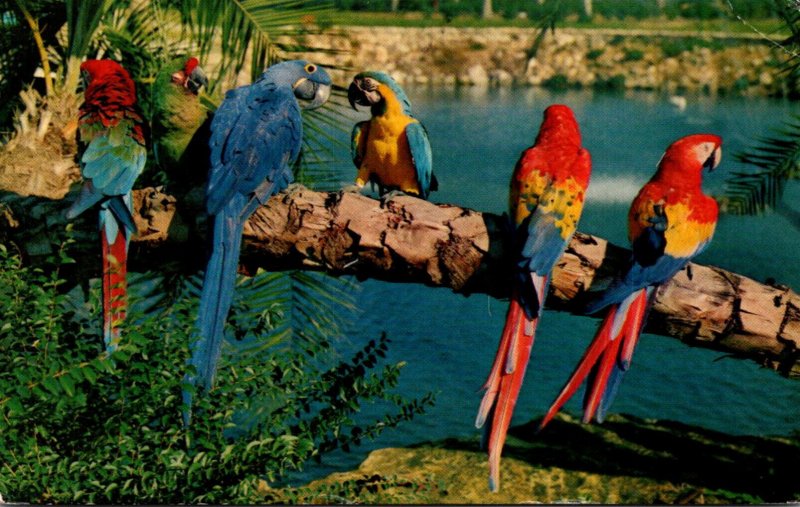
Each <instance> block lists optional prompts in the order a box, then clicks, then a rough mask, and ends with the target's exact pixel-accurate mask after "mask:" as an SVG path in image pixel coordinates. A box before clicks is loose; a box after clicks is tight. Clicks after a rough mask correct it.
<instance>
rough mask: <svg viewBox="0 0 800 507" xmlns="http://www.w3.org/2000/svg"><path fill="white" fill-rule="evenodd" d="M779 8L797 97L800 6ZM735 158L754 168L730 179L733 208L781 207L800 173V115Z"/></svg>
mask: <svg viewBox="0 0 800 507" xmlns="http://www.w3.org/2000/svg"><path fill="white" fill-rule="evenodd" d="M729 6H730V8H731V9H734V7H733V6H732V5H730V4H729ZM775 8H776V11H777V12H778V14H779V15H780V17H781V18H782V19H783V21H784V23H785V25H786V27H787V29H788V30H789V31H790V33H791V35H790V36H789V37H787V38H786V39H785V40H783V41H781V42H780V43H777V42H775V44H776V45H777V46H778V47H779V48H780V49H781V51H783V53H784V54H786V55H787V59H786V61H785V62H784V64H783V68H782V69H781V73H782V74H783V75H784V83H785V85H784V86H785V88H786V93H787V95H788V97H789V98H790V99H795V100H796V99H797V98H798V95H799V94H800V9H799V8H798V7H797V6H795V5H791V2H785V1H781V0H775ZM732 12H734V13H736V11H735V10H733V11H732ZM735 157H736V159H737V160H738V161H740V162H743V163H744V164H747V165H750V166H753V167H754V170H748V171H736V172H733V173H732V174H731V176H730V177H729V178H728V180H727V182H726V184H727V188H726V196H727V198H728V209H729V211H730V212H732V213H740V214H754V213H760V212H764V211H766V210H767V209H775V208H776V207H779V206H780V201H781V197H782V196H783V191H784V188H785V186H786V182H787V180H790V179H793V178H797V177H798V175H800V117H795V118H794V119H793V120H790V121H787V122H785V123H784V125H783V126H782V127H779V128H776V129H775V130H774V131H773V134H772V135H768V136H763V137H761V138H760V139H759V140H758V143H757V144H756V145H754V146H752V147H750V148H749V149H748V150H746V151H744V152H741V153H737V154H736V155H735Z"/></svg>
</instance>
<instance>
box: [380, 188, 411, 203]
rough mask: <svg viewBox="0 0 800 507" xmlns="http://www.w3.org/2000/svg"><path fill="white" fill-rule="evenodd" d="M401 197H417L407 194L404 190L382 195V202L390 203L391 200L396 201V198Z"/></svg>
mask: <svg viewBox="0 0 800 507" xmlns="http://www.w3.org/2000/svg"><path fill="white" fill-rule="evenodd" d="M401 196H412V197H416V196H414V195H413V194H407V193H405V192H403V191H402V190H392V191H390V192H386V193H385V194H383V195H381V201H384V202H385V201H389V200H391V199H394V198H395V197H401Z"/></svg>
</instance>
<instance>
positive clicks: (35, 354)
mask: <svg viewBox="0 0 800 507" xmlns="http://www.w3.org/2000/svg"><path fill="white" fill-rule="evenodd" d="M70 242H71V240H70V239H67V240H66V241H64V243H63V245H62V246H61V248H59V249H58V250H57V254H56V255H54V256H53V258H52V259H51V260H50V265H49V266H45V267H43V268H29V267H26V266H24V265H23V264H22V263H21V261H20V259H19V257H18V256H17V255H14V254H13V252H12V251H10V250H9V249H8V248H7V247H6V246H4V245H0V317H2V326H0V350H1V351H2V357H1V358H0V359H2V361H3V363H4V364H5V365H7V367H5V368H3V369H2V370H0V455H2V456H3V460H2V462H0V491H2V492H3V495H4V497H5V498H6V499H7V500H13V501H23V502H34V503H49V502H54V503H137V504H139V503H197V502H210V503H258V502H260V501H262V500H263V498H264V496H263V495H264V491H265V488H264V486H265V484H266V483H267V482H272V481H275V480H276V479H278V478H280V477H281V476H283V475H284V474H285V473H286V472H288V471H290V470H297V469H300V468H302V467H303V466H304V464H305V463H306V462H308V460H309V459H318V458H319V457H320V456H321V455H322V454H323V453H324V452H326V451H329V450H332V449H335V448H337V447H341V448H344V449H348V448H349V447H350V446H352V445H358V443H360V442H361V441H362V440H363V439H364V438H373V437H374V436H376V435H378V434H379V433H380V432H381V431H382V430H383V429H385V428H388V427H392V426H395V425H397V424H398V423H399V422H401V421H406V420H410V419H411V418H413V417H414V416H415V415H417V414H420V413H422V412H423V411H424V409H425V407H426V406H427V405H429V404H430V403H431V398H430V396H427V397H425V398H423V399H421V400H405V399H403V398H401V397H399V396H397V395H395V394H392V393H391V392H390V391H391V389H392V388H393V387H394V386H396V385H397V381H398V377H399V373H400V369H401V367H402V363H400V364H384V365H381V363H382V358H383V357H384V355H385V352H386V349H387V347H388V340H387V339H386V337H385V336H382V337H381V338H380V339H377V340H374V341H371V342H370V343H368V344H367V345H366V346H365V347H364V348H363V349H362V350H360V351H358V352H357V353H356V354H355V355H354V356H353V357H352V358H351V359H350V360H347V361H338V360H336V361H335V360H332V359H331V358H330V355H329V354H327V353H326V351H327V350H329V349H330V347H331V342H330V338H325V334H324V333H319V334H308V335H307V339H305V340H300V341H299V342H294V341H290V340H287V339H286V335H285V333H284V331H285V329H286V328H287V326H291V324H287V323H286V321H287V320H288V321H292V319H295V318H296V319H301V318H304V317H302V316H293V315H292V310H291V305H288V304H287V302H286V301H273V302H272V303H271V304H268V305H267V306H266V307H261V306H258V307H257V308H250V309H249V313H252V312H254V311H258V312H259V313H260V315H261V317H262V318H260V319H236V318H234V319H231V322H230V323H229V324H230V326H231V327H232V328H234V329H235V330H236V332H235V333H234V334H235V336H236V337H237V339H239V340H242V341H247V340H251V341H252V342H253V344H256V343H257V346H256V345H254V347H253V348H250V349H249V351H248V352H247V353H240V354H230V353H226V354H223V360H222V363H221V365H220V370H219V373H218V378H217V386H216V387H215V388H214V389H213V390H211V391H210V392H209V393H207V394H206V395H201V396H198V397H197V398H196V401H195V410H194V416H193V421H192V425H191V427H190V428H188V429H186V428H184V427H183V425H182V422H181V415H180V414H181V406H182V404H181V395H180V392H181V387H182V383H183V378H184V373H185V372H184V364H185V362H186V359H187V357H188V341H189V337H190V336H191V335H192V332H193V323H194V317H195V316H194V315H193V312H194V309H195V308H196V306H197V301H196V298H195V296H194V293H195V289H194V285H196V281H193V283H190V284H188V285H186V286H185V287H184V290H183V291H182V293H181V294H180V297H178V298H177V299H176V300H175V301H170V302H169V304H165V302H164V297H163V296H162V295H161V294H160V292H159V290H160V289H159V287H160V283H159V281H158V280H157V279H153V277H152V276H149V277H147V276H145V277H139V278H134V280H133V281H132V283H131V289H130V290H131V292H132V293H133V295H134V296H135V297H132V300H134V301H137V302H138V303H137V304H135V305H133V306H132V307H131V309H130V312H129V315H128V319H127V320H126V325H127V328H126V329H124V331H123V335H122V336H123V340H122V344H121V346H120V348H119V349H118V351H117V352H115V353H114V354H113V356H111V357H108V356H107V355H106V353H105V352H104V350H103V346H102V338H101V336H100V329H99V328H100V325H99V322H100V316H99V313H100V310H99V301H98V298H97V297H96V295H97V293H98V292H99V290H98V287H97V282H95V283H93V284H92V285H91V287H90V289H91V291H90V293H91V294H93V297H90V298H89V300H88V301H87V300H86V299H85V298H84V297H83V296H82V290H81V289H74V290H72V291H70V292H65V291H64V290H63V289H64V288H63V287H62V284H63V282H62V280H61V279H60V277H59V274H58V273H59V271H60V270H61V269H63V267H64V266H65V265H66V264H67V263H70V262H72V260H71V259H70V258H69V257H68V254H67V247H68V246H69V244H70ZM275 276H276V275H274V274H270V275H266V274H264V275H259V276H256V277H254V278H252V279H249V280H244V281H243V282H242V284H241V285H240V290H239V292H240V298H239V301H238V302H237V304H238V305H239V306H240V307H242V305H245V306H246V305H247V304H252V305H253V306H256V305H257V304H260V303H265V300H264V299H262V300H259V301H258V303H256V302H252V296H254V295H257V294H258V293H259V292H260V291H261V290H262V289H263V287H264V286H272V285H275V283H277V282H276V280H275V278H274V277H275ZM193 284H194V285H193ZM278 285H280V284H279V283H278ZM290 296H291V293H290ZM329 296H331V297H333V294H332V293H330V294H329ZM255 299H258V298H257V297H256V298H255ZM244 313H245V314H247V313H248V309H247V308H246V307H245V308H244ZM315 324H316V325H317V326H322V325H325V322H323V321H318V322H316V323H315ZM312 327H315V326H312ZM319 336H322V337H323V338H322V341H321V342H316V341H312V338H314V339H316V338H318V337H319ZM226 352H229V351H226ZM378 400H383V402H382V403H383V404H384V405H386V415H385V416H384V417H382V418H381V419H380V420H376V421H373V422H368V423H367V424H364V423H362V422H360V421H358V420H357V419H358V418H357V413H358V411H359V409H360V407H361V405H362V404H363V403H365V402H375V401H378Z"/></svg>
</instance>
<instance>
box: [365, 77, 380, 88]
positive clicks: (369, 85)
mask: <svg viewBox="0 0 800 507" xmlns="http://www.w3.org/2000/svg"><path fill="white" fill-rule="evenodd" d="M377 87H378V85H377V84H376V83H375V80H374V79H372V78H371V77H365V78H364V89H365V90H374V89H375V88H377Z"/></svg>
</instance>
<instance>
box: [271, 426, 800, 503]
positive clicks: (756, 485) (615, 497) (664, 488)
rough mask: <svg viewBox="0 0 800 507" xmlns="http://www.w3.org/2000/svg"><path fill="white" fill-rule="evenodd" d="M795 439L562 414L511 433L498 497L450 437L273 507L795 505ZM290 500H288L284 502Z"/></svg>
mask: <svg viewBox="0 0 800 507" xmlns="http://www.w3.org/2000/svg"><path fill="white" fill-rule="evenodd" d="M798 459H800V445H798V441H797V439H796V438H791V439H790V438H771V437H749V436H732V435H727V434H724V433H719V432H715V431H711V430H707V429H703V428H699V427H696V426H689V425H685V424H682V423H677V422H671V421H656V420H645V419H640V418H636V417H633V416H625V415H616V414H615V415H611V416H609V417H608V419H607V420H606V421H605V422H604V423H603V424H602V425H598V424H592V425H584V424H581V423H580V421H579V420H577V419H574V418H572V417H570V416H568V415H564V414H559V415H558V416H557V417H556V419H555V420H554V421H553V422H552V423H551V424H550V426H548V428H547V429H546V430H545V431H543V432H542V433H540V434H538V435H537V434H536V422H533V423H529V424H526V425H524V426H519V427H516V428H512V429H511V431H510V433H509V439H508V441H507V443H506V446H505V448H504V451H503V460H502V462H501V485H500V491H499V492H497V493H490V492H489V491H488V489H487V473H488V466H487V464H486V455H485V453H484V452H482V451H481V450H480V449H479V445H478V439H477V437H476V438H472V439H448V440H444V441H440V442H432V443H423V444H420V445H417V446H413V447H410V448H399V449H380V450H377V451H374V452H372V453H370V455H369V456H368V457H367V459H366V460H365V461H364V462H363V463H362V464H361V466H360V467H359V468H358V469H357V470H354V471H350V472H342V473H335V474H332V475H331V476H329V477H327V478H325V479H322V480H319V481H315V482H313V483H311V484H309V485H308V486H306V487H303V488H300V489H299V490H291V491H290V490H272V491H267V495H266V499H268V500H270V501H279V502H280V501H285V500H287V499H288V498H292V499H293V501H300V502H304V503H353V502H355V503H368V504H370V503H379V504H390V503H391V504H397V503H401V504H409V503H428V504H438V503H457V504H473V503H479V504H482V503H485V504H497V503H500V504H511V503H547V504H551V503H616V504H639V505H649V504H673V505H675V504H753V503H757V504H760V503H765V502H767V503H772V502H778V503H784V502H797V501H798V500H800V485H799V484H798V482H797V480H796V478H797V473H796V465H797V462H798ZM287 494H288V496H286V495H287Z"/></svg>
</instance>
